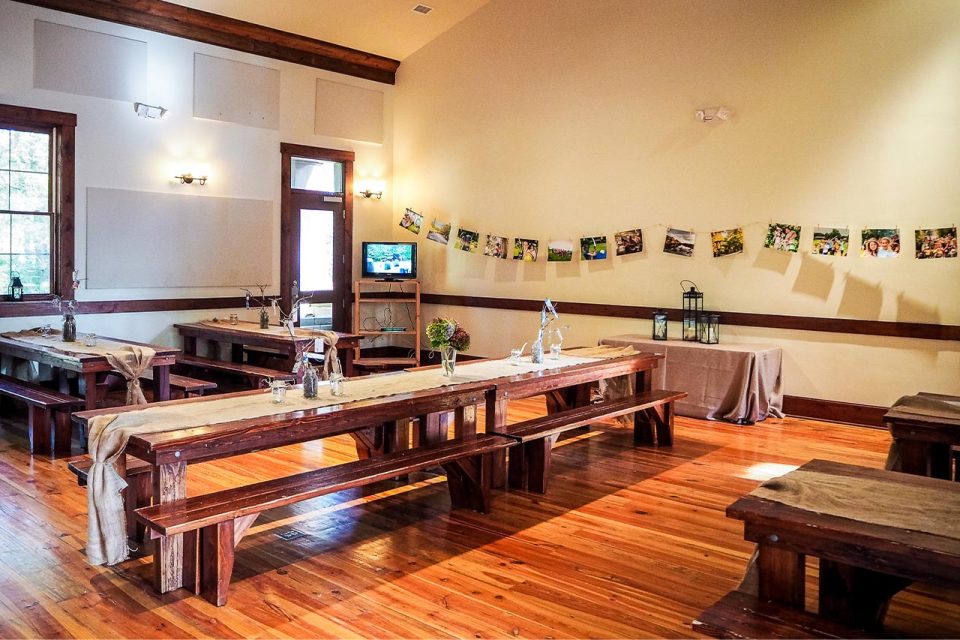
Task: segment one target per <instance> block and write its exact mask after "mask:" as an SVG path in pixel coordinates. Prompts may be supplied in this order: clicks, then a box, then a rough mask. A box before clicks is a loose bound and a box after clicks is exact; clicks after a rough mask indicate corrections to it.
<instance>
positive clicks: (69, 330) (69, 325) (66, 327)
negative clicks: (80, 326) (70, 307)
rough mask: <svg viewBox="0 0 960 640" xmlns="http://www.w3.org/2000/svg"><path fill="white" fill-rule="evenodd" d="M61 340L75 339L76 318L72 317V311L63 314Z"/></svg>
mask: <svg viewBox="0 0 960 640" xmlns="http://www.w3.org/2000/svg"><path fill="white" fill-rule="evenodd" d="M63 341H64V342H76V341H77V319H76V318H74V316H73V314H72V313H67V314H65V315H64V316H63Z"/></svg>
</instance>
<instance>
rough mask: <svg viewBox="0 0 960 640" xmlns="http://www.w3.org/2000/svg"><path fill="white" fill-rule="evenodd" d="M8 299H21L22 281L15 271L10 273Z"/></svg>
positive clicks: (18, 300)
mask: <svg viewBox="0 0 960 640" xmlns="http://www.w3.org/2000/svg"><path fill="white" fill-rule="evenodd" d="M10 299H11V300H13V301H14V302H21V301H22V300H23V282H22V281H21V280H20V274H19V273H18V272H16V271H13V272H11V273H10Z"/></svg>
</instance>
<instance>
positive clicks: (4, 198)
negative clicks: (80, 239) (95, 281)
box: [0, 105, 76, 300]
mask: <svg viewBox="0 0 960 640" xmlns="http://www.w3.org/2000/svg"><path fill="white" fill-rule="evenodd" d="M75 127H76V116H74V115H73V114H68V113H59V112H56V111H45V110H41V109H29V108H24V107H15V106H11V105H0V293H2V294H4V295H6V294H8V293H9V291H10V281H11V276H12V274H14V273H16V274H18V275H19V277H20V280H21V281H22V282H23V290H24V294H25V297H26V298H27V299H28V300H29V299H35V300H37V299H44V298H50V297H52V296H53V295H54V294H60V295H64V293H66V294H67V295H70V294H71V293H72V292H69V291H67V292H64V291H63V289H62V288H63V287H64V285H66V284H67V283H69V282H70V280H71V278H70V274H71V272H72V271H73V189H74V185H73V175H74V174H73V140H74V128H75Z"/></svg>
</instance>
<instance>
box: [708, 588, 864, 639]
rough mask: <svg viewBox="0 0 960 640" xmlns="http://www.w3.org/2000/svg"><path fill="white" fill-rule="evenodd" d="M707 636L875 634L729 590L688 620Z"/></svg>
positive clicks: (801, 636)
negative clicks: (694, 617) (692, 619)
mask: <svg viewBox="0 0 960 640" xmlns="http://www.w3.org/2000/svg"><path fill="white" fill-rule="evenodd" d="M691 626H692V627H693V630H694V631H696V632H697V633H702V634H704V635H706V636H709V637H711V638H877V637H882V636H878V632H877V631H876V630H874V631H872V632H867V631H860V630H858V629H853V628H851V627H849V626H846V625H844V624H842V623H840V622H834V621H832V620H828V619H826V618H822V617H820V616H818V615H816V614H814V613H809V612H807V611H802V610H800V609H795V608H793V607H787V606H785V605H780V604H777V603H775V602H768V601H763V600H760V599H759V598H758V597H757V596H754V595H751V594H748V593H744V592H743V591H736V590H735V591H731V592H730V593H728V594H727V595H725V596H723V597H722V598H721V599H720V600H719V601H717V603H716V604H714V605H713V606H712V607H710V608H709V609H707V610H706V611H704V612H703V613H701V614H700V615H699V616H698V617H697V619H696V620H694V621H693V622H692V623H691Z"/></svg>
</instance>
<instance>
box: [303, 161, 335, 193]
mask: <svg viewBox="0 0 960 640" xmlns="http://www.w3.org/2000/svg"><path fill="white" fill-rule="evenodd" d="M291 169H292V170H291V172H290V186H291V187H293V188H294V189H305V190H307V191H323V192H326V193H343V164H342V163H340V162H331V161H330V160H313V159H310V158H293V160H292V167H291Z"/></svg>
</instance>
